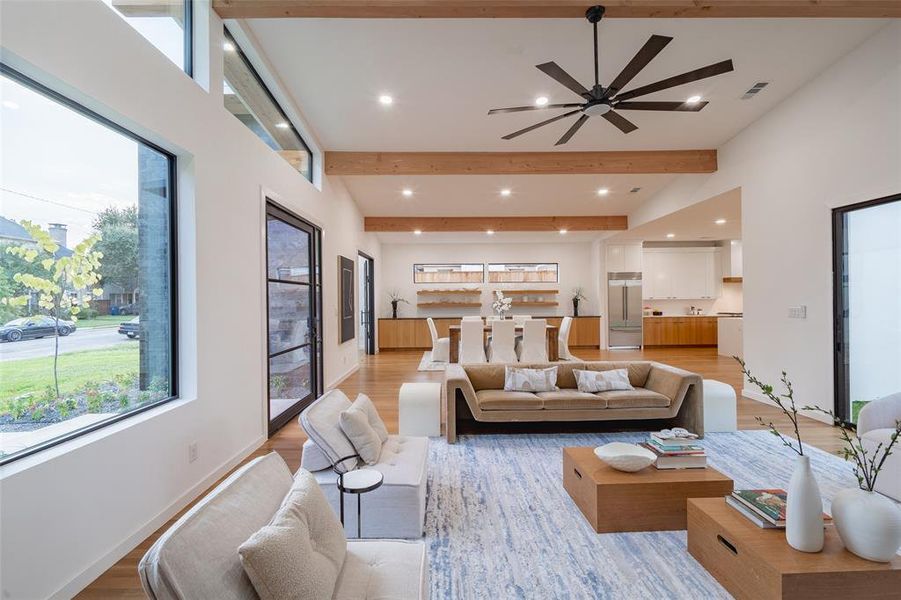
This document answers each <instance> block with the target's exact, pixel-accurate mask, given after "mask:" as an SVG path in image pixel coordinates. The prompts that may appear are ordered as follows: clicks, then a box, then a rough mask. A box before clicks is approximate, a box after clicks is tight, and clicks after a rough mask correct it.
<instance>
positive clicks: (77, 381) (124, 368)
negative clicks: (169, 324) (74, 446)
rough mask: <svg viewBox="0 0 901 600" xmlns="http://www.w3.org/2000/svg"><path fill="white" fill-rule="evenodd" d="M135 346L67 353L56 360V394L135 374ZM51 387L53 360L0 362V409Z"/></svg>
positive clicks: (37, 359)
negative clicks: (57, 380)
mask: <svg viewBox="0 0 901 600" xmlns="http://www.w3.org/2000/svg"><path fill="white" fill-rule="evenodd" d="M138 352H139V350H138V344H121V345H119V346H115V347H113V348H102V349H99V350H85V351H82V352H69V353H66V354H60V356H59V390H60V393H61V394H66V393H71V392H74V391H76V390H78V389H80V388H81V387H83V386H84V384H85V383H87V382H88V381H94V382H96V383H100V382H102V381H109V380H111V379H113V377H114V376H116V375H117V374H119V373H128V372H135V373H136V372H137V371H138V368H139V364H138V358H139V356H138ZM52 385H53V357H52V356H44V357H41V358H28V359H24V360H11V361H4V362H0V407H2V406H3V404H4V403H5V401H6V400H9V399H11V398H15V397H17V396H20V395H22V394H26V393H29V392H34V393H37V394H40V393H42V392H43V391H44V390H45V389H46V388H47V386H52Z"/></svg>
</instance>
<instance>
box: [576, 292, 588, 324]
mask: <svg viewBox="0 0 901 600" xmlns="http://www.w3.org/2000/svg"><path fill="white" fill-rule="evenodd" d="M587 299H588V298H586V297H585V290H583V289H582V288H581V287H577V288H573V316H574V317H578V316H579V300H587Z"/></svg>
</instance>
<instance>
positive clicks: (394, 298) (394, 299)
mask: <svg viewBox="0 0 901 600" xmlns="http://www.w3.org/2000/svg"><path fill="white" fill-rule="evenodd" d="M388 299H389V300H390V301H391V303H392V304H396V303H398V302H403V303H404V304H409V302H407V301H406V299H404V298H403V297H402V296H401V295H400V292H398V291H397V290H395V291H392V292H389V293H388Z"/></svg>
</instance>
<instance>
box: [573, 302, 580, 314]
mask: <svg viewBox="0 0 901 600" xmlns="http://www.w3.org/2000/svg"><path fill="white" fill-rule="evenodd" d="M573 316H574V317H578V316H579V299H578V298H573Z"/></svg>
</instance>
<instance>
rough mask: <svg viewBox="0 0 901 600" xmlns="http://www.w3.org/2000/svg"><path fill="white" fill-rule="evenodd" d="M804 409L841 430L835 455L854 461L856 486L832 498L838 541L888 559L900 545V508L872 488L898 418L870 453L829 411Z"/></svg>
mask: <svg viewBox="0 0 901 600" xmlns="http://www.w3.org/2000/svg"><path fill="white" fill-rule="evenodd" d="M804 410H813V411H818V412H821V413H824V414H827V415H829V417H830V418H831V419H832V422H833V423H834V424H835V425H837V426H838V427H839V429H841V436H842V440H843V441H844V442H845V447H844V448H842V449H841V450H839V452H838V454H839V456H841V457H843V458H844V459H845V460H847V461H850V462H851V463H853V464H854V476H855V477H857V484H858V487H856V488H848V489H846V490H842V491H840V492H839V493H837V494H836V495H835V498H833V499H832V518H833V520H834V521H835V528H836V529H837V530H838V535H839V537H840V538H842V543H844V544H845V548H847V549H848V550H850V551H851V552H853V553H854V554H856V555H857V556H859V557H861V558H865V559H867V560H872V561H875V562H890V561H891V560H892V559H893V558H894V556H895V553H896V552H898V548H899V547H901V509H899V508H898V507H897V506H896V505H895V503H894V502H892V501H891V500H889V499H888V498H886V497H885V496H883V495H882V494H880V493H878V492H874V491H873V488H874V487H875V486H876V478H877V477H878V476H879V472H880V471H881V470H882V466H883V465H884V464H885V459H886V458H888V457H889V455H890V454H891V453H892V449H893V448H894V447H895V444H896V443H897V442H898V437H899V436H901V421H895V431H894V432H893V433H892V435H891V437H890V438H889V442H888V445H886V446H885V447H883V445H882V443H879V444H878V445H877V446H876V448H874V449H873V450H872V452H867V450H866V448H864V445H863V443H862V442H861V440H860V437H858V435H857V432H856V431H853V430H851V428H849V427H848V426H847V425H846V424H845V423H843V422H842V421H841V419H837V418H836V417H835V414H833V412H832V411H830V410H824V409H822V408H819V407H816V406H805V407H804Z"/></svg>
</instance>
